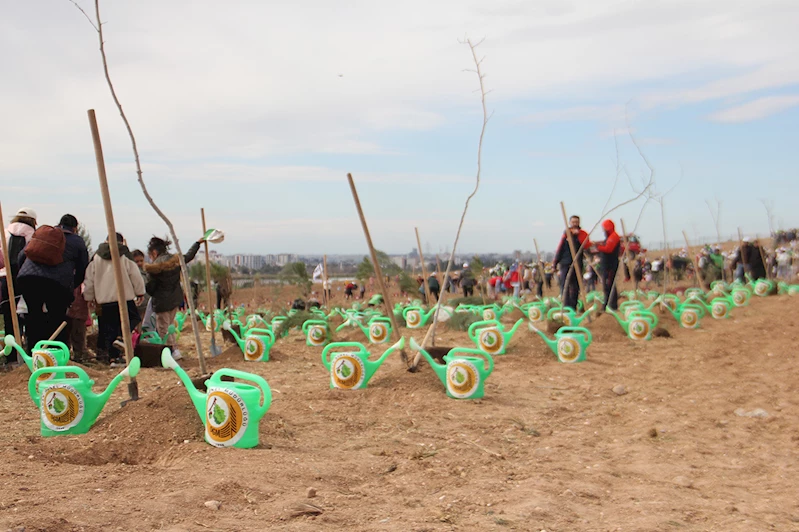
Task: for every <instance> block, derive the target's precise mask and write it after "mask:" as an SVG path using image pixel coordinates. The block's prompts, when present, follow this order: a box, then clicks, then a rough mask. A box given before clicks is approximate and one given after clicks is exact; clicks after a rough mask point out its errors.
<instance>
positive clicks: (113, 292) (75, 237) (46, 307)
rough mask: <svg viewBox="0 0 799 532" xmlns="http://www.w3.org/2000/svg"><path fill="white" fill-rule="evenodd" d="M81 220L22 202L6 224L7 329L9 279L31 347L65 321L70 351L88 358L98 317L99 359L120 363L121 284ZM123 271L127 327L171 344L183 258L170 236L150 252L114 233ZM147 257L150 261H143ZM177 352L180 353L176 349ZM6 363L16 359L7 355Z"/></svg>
mask: <svg viewBox="0 0 799 532" xmlns="http://www.w3.org/2000/svg"><path fill="white" fill-rule="evenodd" d="M78 226H79V224H78V220H77V218H76V217H75V216H73V215H72V214H65V215H63V216H62V217H61V219H60V221H59V223H58V225H55V226H50V225H40V224H39V223H38V220H37V214H36V212H35V211H34V210H33V209H30V208H22V209H19V210H18V211H17V212H16V214H15V216H14V218H13V219H12V221H11V224H9V226H8V227H7V228H6V242H2V243H0V245H2V246H7V247H8V255H9V263H8V264H6V263H5V262H6V261H5V258H4V257H5V253H3V254H0V288H1V289H2V300H1V301H2V302H1V303H0V309H1V310H2V315H3V324H4V329H5V333H6V334H11V333H12V316H11V312H12V310H11V304H10V297H9V284H10V283H11V285H12V286H13V288H14V294H15V302H16V310H17V316H18V319H19V324H20V329H21V334H22V337H23V339H24V343H25V346H26V348H27V349H28V350H31V349H33V348H34V346H35V345H36V344H37V343H38V342H40V341H43V340H48V339H50V338H51V337H52V336H53V335H54V333H55V332H56V331H57V330H58V329H59V327H60V326H61V324H62V323H66V327H65V328H63V329H62V330H61V332H59V333H58V335H56V336H55V340H56V341H60V342H63V343H65V344H66V345H67V346H68V347H69V348H70V350H71V351H72V359H73V360H76V361H78V362H91V361H92V360H89V352H88V350H87V348H86V333H87V326H88V325H91V324H92V321H91V315H92V313H94V314H95V315H96V316H97V322H98V323H97V325H98V337H97V348H96V350H95V353H96V354H95V356H94V359H93V360H94V361H96V362H98V363H105V364H114V365H116V364H122V363H123V361H122V360H121V357H120V351H119V349H118V348H117V347H116V346H117V345H118V342H119V339H120V336H121V335H122V325H121V320H120V308H119V304H118V302H117V301H118V300H117V284H116V278H115V276H114V267H113V261H112V256H111V253H112V252H111V245H110V243H109V241H108V239H106V241H105V242H103V243H102V244H100V245H99V246H98V248H97V251H96V252H95V253H94V254H93V255H92V256H91V257H90V256H89V251H88V248H87V246H86V243H85V241H84V239H83V237H82V236H80V235H79V234H78ZM114 240H115V241H116V244H117V249H118V253H119V261H120V266H121V269H122V272H123V289H124V294H125V300H126V302H127V305H126V306H127V311H128V316H129V321H130V329H131V332H132V333H133V335H134V338H136V337H138V335H139V334H141V333H142V332H146V331H149V330H152V331H156V332H157V333H158V335H159V336H160V337H162V338H164V337H166V339H167V343H168V344H174V341H175V338H174V335H170V334H169V326H170V325H172V323H173V322H174V320H175V314H176V313H177V311H178V309H179V308H181V307H183V306H184V305H185V297H184V290H183V287H182V285H181V274H180V260H179V257H178V256H177V255H175V254H173V253H172V252H171V251H170V246H171V242H170V241H169V240H168V239H165V238H159V237H156V236H154V237H152V238H151V239H150V240H149V242H148V243H147V247H146V255H145V252H143V251H141V250H138V249H135V250H133V251H131V250H130V249H129V248H128V245H127V242H126V241H125V238H124V237H123V236H122V235H121V234H120V233H117V234H116V235H114ZM201 243H202V240H198V241H197V242H195V243H194V244H193V245H192V246H191V248H190V249H189V250H188V252H187V253H186V254H185V256H184V259H185V260H186V262H187V263H188V262H190V261H191V260H193V259H194V257H195V255H196V254H197V252H198V250H199V248H200V244H201ZM146 258H149V262H148V261H147V260H146ZM173 356H174V357H175V358H176V359H179V358H181V354H180V351H179V350H177V349H175V350H174V351H173ZM4 362H5V363H6V364H12V363H13V362H14V361H12V360H6V361H4Z"/></svg>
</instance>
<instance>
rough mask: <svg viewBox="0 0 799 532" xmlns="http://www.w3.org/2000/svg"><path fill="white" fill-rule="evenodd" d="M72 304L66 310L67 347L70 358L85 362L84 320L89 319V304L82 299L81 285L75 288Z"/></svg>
mask: <svg viewBox="0 0 799 532" xmlns="http://www.w3.org/2000/svg"><path fill="white" fill-rule="evenodd" d="M73 298H74V299H73V301H72V305H70V306H69V309H68V310H67V328H66V330H67V340H68V341H67V342H66V344H67V347H69V348H70V349H71V350H72V357H71V358H72V360H74V361H75V362H86V358H87V353H86V322H87V321H88V320H89V305H88V303H87V302H86V300H85V299H83V285H80V286H78V287H77V288H75V292H74V293H73Z"/></svg>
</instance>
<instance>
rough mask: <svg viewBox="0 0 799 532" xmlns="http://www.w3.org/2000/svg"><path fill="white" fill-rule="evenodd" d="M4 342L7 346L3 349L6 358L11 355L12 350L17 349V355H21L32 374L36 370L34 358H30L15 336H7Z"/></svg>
mask: <svg viewBox="0 0 799 532" xmlns="http://www.w3.org/2000/svg"><path fill="white" fill-rule="evenodd" d="M3 342H4V343H5V344H6V345H5V347H4V348H3V354H4V355H5V356H6V357H7V356H9V355H10V354H11V350H12V349H16V351H17V353H19V356H20V357H22V360H24V361H25V365H26V366H28V369H29V370H31V373H33V371H35V370H36V368H34V367H33V357H30V356H28V353H26V352H25V350H24V349H22V347H20V345H19V344H18V343H17V340H16V338H14V336H13V335H11V334H8V335H6V337H5V338H4V339H3Z"/></svg>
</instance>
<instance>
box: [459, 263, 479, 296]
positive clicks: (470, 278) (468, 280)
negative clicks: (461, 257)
mask: <svg viewBox="0 0 799 532" xmlns="http://www.w3.org/2000/svg"><path fill="white" fill-rule="evenodd" d="M460 279H461V288H462V289H463V297H470V296H473V295H474V284H475V282H474V274H472V270H471V269H469V263H466V264H464V265H463V270H461V275H460Z"/></svg>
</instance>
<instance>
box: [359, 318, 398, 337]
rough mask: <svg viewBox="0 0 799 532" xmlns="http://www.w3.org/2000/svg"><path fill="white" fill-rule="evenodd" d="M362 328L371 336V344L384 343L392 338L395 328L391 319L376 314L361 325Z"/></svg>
mask: <svg viewBox="0 0 799 532" xmlns="http://www.w3.org/2000/svg"><path fill="white" fill-rule="evenodd" d="M361 330H362V331H363V333H364V334H365V335H366V336H367V337H368V338H369V343H371V344H384V343H386V342H388V341H389V339H390V338H391V333H392V332H393V329H392V328H391V319H390V318H386V317H384V316H376V317H374V318H372V319H371V320H369V323H368V324H366V325H361Z"/></svg>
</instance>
